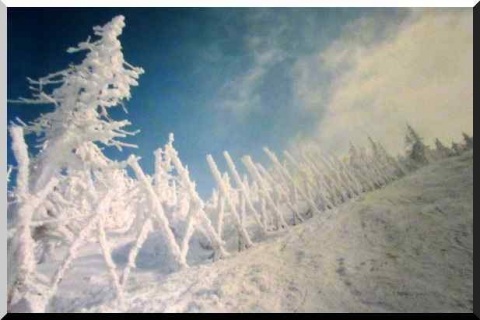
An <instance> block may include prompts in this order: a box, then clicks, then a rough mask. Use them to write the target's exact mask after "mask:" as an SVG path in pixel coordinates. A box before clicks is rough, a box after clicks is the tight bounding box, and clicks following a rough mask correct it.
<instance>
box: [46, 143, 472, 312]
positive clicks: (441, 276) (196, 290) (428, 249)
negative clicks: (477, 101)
mask: <svg viewBox="0 0 480 320" xmlns="http://www.w3.org/2000/svg"><path fill="white" fill-rule="evenodd" d="M472 170H473V153H472V152H469V153H466V154H464V155H462V156H460V157H456V158H450V159H446V160H443V161H441V162H437V163H435V164H433V165H430V166H428V167H424V168H422V169H420V170H419V171H417V172H416V173H414V174H412V175H410V176H408V177H406V178H403V179H401V180H398V181H396V182H394V183H392V184H390V185H389V186H387V187H386V188H384V189H381V190H377V191H375V192H372V193H369V194H367V195H364V196H362V197H361V198H359V199H357V200H356V201H354V202H351V203H349V204H346V205H344V206H342V207H340V208H339V209H337V210H335V211H330V212H328V213H324V214H322V215H317V216H315V217H314V218H312V219H310V220H308V221H306V222H305V223H303V224H301V225H298V226H296V227H292V228H289V230H287V231H285V233H284V234H282V235H278V236H276V237H275V238H270V239H268V240H267V241H264V242H262V243H257V244H256V245H255V247H254V248H252V249H250V250H247V251H244V252H241V253H237V254H234V255H232V256H231V257H230V258H228V259H225V260H221V261H218V262H215V263H213V264H204V265H199V266H194V267H191V268H189V269H186V270H183V271H180V272H177V273H173V274H170V275H168V276H165V275H161V274H160V273H159V272H158V271H157V272H156V271H155V270H152V269H150V270H144V271H143V272H138V271H136V272H135V273H133V274H132V276H131V281H130V284H129V287H128V289H127V294H126V305H125V307H124V308H123V309H121V310H119V309H118V308H117V307H116V306H114V305H112V304H111V303H109V300H110V299H111V297H112V295H113V292H111V289H109V286H108V285H106V284H107V283H108V282H107V281H108V279H107V278H106V276H105V277H101V276H97V277H88V276H87V275H86V273H84V274H82V273H83V272H86V270H88V267H94V266H97V265H98V267H99V268H100V266H101V256H97V258H98V261H95V256H89V257H85V258H84V259H85V261H83V265H84V266H85V267H84V269H82V267H81V266H82V263H80V264H79V265H80V267H77V268H76V269H75V270H73V271H72V272H77V273H78V276H77V277H75V276H73V277H70V278H71V279H73V280H69V281H70V285H69V284H68V281H66V284H65V285H64V287H63V289H62V290H61V291H60V292H59V293H58V294H59V296H61V297H62V298H58V299H56V300H55V301H53V303H52V304H51V305H50V308H49V309H50V310H49V311H53V312H55V311H56V312H59V311H60V312H62V311H67V312H69V311H84V312H99V311H100V312H102V311H104V312H105V311H106V312H112V311H114V310H115V308H117V309H116V310H117V311H120V312H472V310H473V172H472ZM87 259H93V260H87ZM80 262H82V261H80ZM79 285H81V286H83V287H84V290H83V292H82V290H78V286H79ZM72 286H75V288H76V290H75V291H73V290H68V289H69V287H70V288H72ZM79 292H80V293H79Z"/></svg>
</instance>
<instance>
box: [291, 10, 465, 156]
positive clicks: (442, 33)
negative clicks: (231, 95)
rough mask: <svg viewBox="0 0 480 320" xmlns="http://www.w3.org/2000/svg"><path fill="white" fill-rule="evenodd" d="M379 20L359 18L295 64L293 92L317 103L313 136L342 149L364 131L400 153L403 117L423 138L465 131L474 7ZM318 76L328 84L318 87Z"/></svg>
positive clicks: (308, 103)
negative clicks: (321, 48) (318, 113)
mask: <svg viewBox="0 0 480 320" xmlns="http://www.w3.org/2000/svg"><path fill="white" fill-rule="evenodd" d="M376 18H378V17H376ZM385 19H387V18H385ZM385 19H384V20H383V21H380V22H378V21H377V20H373V19H361V20H358V21H356V22H355V23H354V24H352V25H350V26H349V27H347V28H346V29H345V32H344V33H343V35H342V36H341V37H340V39H338V40H336V41H334V42H333V43H332V44H331V45H330V46H329V48H328V49H327V50H324V51H322V52H318V53H317V54H316V55H312V56H309V57H305V58H303V59H300V60H299V61H298V62H297V64H296V67H295V71H294V73H293V74H294V75H295V77H296V84H295V91H296V97H297V98H299V99H300V100H301V101H302V102H303V104H304V105H305V107H306V108H307V109H317V110H316V111H320V110H322V108H323V112H324V113H322V115H321V116H320V121H319V123H318V135H317V137H316V138H318V139H319V141H320V143H321V144H322V145H323V146H324V148H325V149H328V150H331V151H337V152H343V151H345V150H346V148H347V147H348V143H349V142H350V141H354V142H355V141H360V142H362V143H363V142H365V136H366V134H370V135H372V136H374V137H376V138H378V139H380V140H381V141H382V142H384V144H385V145H386V147H388V148H389V149H390V150H391V151H393V152H399V151H402V150H403V146H404V145H403V138H404V129H405V124H406V122H407V121H408V122H409V123H411V124H412V125H413V127H414V128H416V129H417V131H418V132H419V133H420V134H421V135H422V136H423V137H424V138H425V140H426V142H427V143H431V141H432V140H433V139H434V138H436V137H438V138H440V139H441V140H443V141H445V142H447V143H450V142H451V141H452V139H453V140H459V139H461V132H462V131H465V132H467V133H469V134H471V133H472V132H473V16H472V10H471V9H433V10H432V9H428V10H418V9H416V10H412V11H411V13H410V14H409V16H408V17H407V18H405V19H403V21H402V23H401V24H398V23H392V22H390V23H389V22H388V20H385ZM322 75H324V76H328V77H329V79H331V83H330V84H329V85H328V86H327V87H326V88H325V87H324V88H323V89H322V90H320V88H319V85H318V84H319V80H318V79H320V78H322ZM325 106H326V110H325Z"/></svg>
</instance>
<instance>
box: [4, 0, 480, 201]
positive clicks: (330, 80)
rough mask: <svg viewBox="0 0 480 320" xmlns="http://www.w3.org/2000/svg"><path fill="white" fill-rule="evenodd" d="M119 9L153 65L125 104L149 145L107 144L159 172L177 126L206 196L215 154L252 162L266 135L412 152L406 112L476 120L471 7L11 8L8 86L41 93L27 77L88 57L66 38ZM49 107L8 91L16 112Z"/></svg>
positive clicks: (278, 147) (457, 123)
mask: <svg viewBox="0 0 480 320" xmlns="http://www.w3.org/2000/svg"><path fill="white" fill-rule="evenodd" d="M118 14H122V15H124V16H125V18H126V27H125V29H124V32H123V34H122V36H121V37H120V41H121V42H122V45H123V48H124V55H125V58H126V60H127V61H128V62H130V63H131V64H133V65H135V66H140V67H142V68H144V69H145V74H144V75H142V76H141V78H140V80H139V83H140V85H139V86H138V87H135V88H134V89H133V90H132V99H131V100H130V101H129V102H128V103H127V108H128V110H129V114H128V115H125V114H123V113H122V112H121V111H120V110H119V111H117V112H114V116H115V118H122V117H126V118H128V119H129V120H130V121H131V122H132V124H133V125H132V128H131V129H140V130H141V132H140V133H139V134H138V135H137V136H135V137H133V138H131V139H130V140H129V142H132V143H136V144H138V145H139V149H132V150H129V151H128V152H124V153H123V154H119V153H118V152H116V151H112V150H106V152H107V155H109V156H112V157H116V158H121V159H123V158H126V157H127V156H128V153H130V152H131V153H134V154H137V155H139V156H141V157H142V161H141V162H142V165H143V167H144V170H145V171H147V172H151V171H152V170H153V151H154V150H155V149H156V148H158V147H161V146H163V144H165V142H166V141H167V138H168V133H170V132H173V133H174V134H175V146H176V148H177V149H178V151H179V154H180V157H181V159H182V160H183V161H184V162H185V164H187V165H188V166H189V168H190V170H191V175H192V178H193V179H194V180H196V181H197V184H198V186H199V187H200V192H201V193H202V195H206V194H208V193H209V192H210V191H211V188H212V187H213V179H212V178H211V176H210V173H209V172H208V166H207V164H206V161H205V156H206V154H212V155H213V156H214V158H215V159H216V160H217V162H218V164H219V166H220V168H221V169H223V170H225V164H224V161H223V159H222V155H221V153H222V152H223V151H224V150H227V151H229V152H230V154H231V155H232V157H233V158H234V160H237V162H238V163H237V166H238V167H241V165H240V160H239V159H240V157H241V156H242V155H244V154H250V155H252V157H253V158H254V159H257V160H259V161H261V162H265V163H266V157H265V156H264V154H263V151H262V147H263V146H268V147H269V148H271V149H272V150H274V151H276V152H277V153H280V152H281V151H282V150H283V149H287V148H294V147H295V146H297V145H299V144H302V143H305V142H306V141H310V140H314V141H317V142H318V143H320V145H321V146H322V147H323V148H325V150H326V151H331V152H336V153H343V152H344V151H345V150H346V147H347V146H348V144H349V142H350V141H352V142H354V143H365V139H366V135H367V134H370V135H372V136H373V137H374V138H376V139H378V140H380V141H381V142H382V143H384V145H385V146H386V147H387V148H388V149H389V150H390V151H392V152H394V153H397V152H401V151H402V150H403V138H404V128H405V123H406V122H409V123H411V124H412V125H413V126H414V127H415V128H416V129H417V130H418V132H419V133H420V134H421V135H422V136H423V137H425V140H426V142H427V143H429V142H430V141H431V139H433V138H435V137H438V138H440V139H441V140H443V141H445V142H446V143H451V141H452V139H453V140H459V139H461V132H462V131H465V132H467V133H469V134H471V133H472V132H473V70H472V69H473V17H472V9H471V8H465V9H446V8H438V9H401V8H400V9H393V8H344V9H338V8H293V9H261V8H251V9H227V8H211V9H210V8H202V9H173V8H88V9H87V8H71V9H54V8H44V9H34V8H32V9H15V8H13V9H12V8H9V9H8V12H7V23H8V31H7V32H8V40H7V42H8V43H7V44H8V46H7V54H8V60H7V66H8V70H7V78H8V80H7V81H8V87H7V95H8V98H9V99H12V98H16V97H19V96H26V97H28V96H29V92H28V85H27V83H26V81H25V77H27V76H29V77H32V78H36V77H40V76H43V75H46V74H48V73H51V72H54V71H57V70H60V69H63V68H65V67H66V66H67V65H68V64H69V63H70V62H72V61H74V62H78V61H80V60H81V58H82V55H71V54H68V53H66V52H65V50H66V49H67V48H68V47H70V46H73V45H75V44H76V43H78V42H80V41H83V40H85V39H86V38H87V36H88V35H91V34H92V27H93V26H94V25H103V24H105V23H106V22H108V21H109V20H110V19H111V18H113V17H114V16H115V15H118ZM46 111H48V108H45V107H38V106H24V105H13V104H9V105H8V110H7V115H8V120H12V119H14V118H15V117H17V116H18V117H20V118H21V119H22V120H24V121H29V120H32V119H34V118H35V117H37V116H38V115H39V113H40V112H46ZM8 143H10V140H9V141H8ZM8 146H10V144H8ZM7 155H8V163H14V160H13V157H12V154H11V151H10V148H9V150H8V152H7Z"/></svg>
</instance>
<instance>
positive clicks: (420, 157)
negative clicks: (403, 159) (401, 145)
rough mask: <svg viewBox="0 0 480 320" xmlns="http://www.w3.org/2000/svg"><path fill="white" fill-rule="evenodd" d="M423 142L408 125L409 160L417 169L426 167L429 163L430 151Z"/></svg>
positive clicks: (407, 151) (407, 152) (407, 145)
mask: <svg viewBox="0 0 480 320" xmlns="http://www.w3.org/2000/svg"><path fill="white" fill-rule="evenodd" d="M422 140H423V139H422V138H421V137H420V136H419V135H418V133H417V132H416V131H415V130H414V129H413V128H412V127H411V126H410V125H409V124H407V135H406V136H405V144H406V154H407V159H408V160H409V161H411V162H412V163H413V165H414V166H417V167H419V166H423V165H426V164H428V162H429V161H428V152H429V151H428V148H427V146H426V145H425V144H424V143H423V141H422Z"/></svg>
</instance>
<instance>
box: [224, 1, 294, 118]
mask: <svg viewBox="0 0 480 320" xmlns="http://www.w3.org/2000/svg"><path fill="white" fill-rule="evenodd" d="M271 17H272V12H271V11H270V10H267V9H259V10H257V11H254V12H252V13H251V14H249V15H246V20H247V26H248V28H247V30H246V33H245V35H244V37H243V43H244V48H245V51H246V53H247V54H246V55H247V57H248V58H249V60H250V63H248V67H247V68H246V69H245V70H244V71H243V72H241V73H240V74H239V75H237V76H236V77H235V78H233V79H231V80H230V81H227V82H226V83H225V85H224V86H223V87H222V88H221V90H220V91H219V95H218V96H219V99H218V101H217V106H218V107H219V108H222V109H224V110H229V111H232V112H234V114H235V115H236V116H237V117H238V118H244V117H245V116H246V115H248V114H249V113H250V112H252V111H254V110H255V109H256V108H259V107H260V103H261V101H260V100H261V99H260V95H261V92H260V91H259V88H260V86H261V85H262V84H263V81H264V79H265V75H266V74H267V73H268V71H269V70H271V69H272V68H274V67H275V66H276V65H277V64H278V63H280V62H282V61H283V60H284V59H285V58H286V56H287V55H286V52H285V51H284V50H282V48H281V46H280V45H279V42H280V40H281V39H282V37H283V33H284V31H285V29H286V24H281V23H280V25H279V26H278V27H275V26H274V25H273V24H272V23H271V19H270V18H271Z"/></svg>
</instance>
